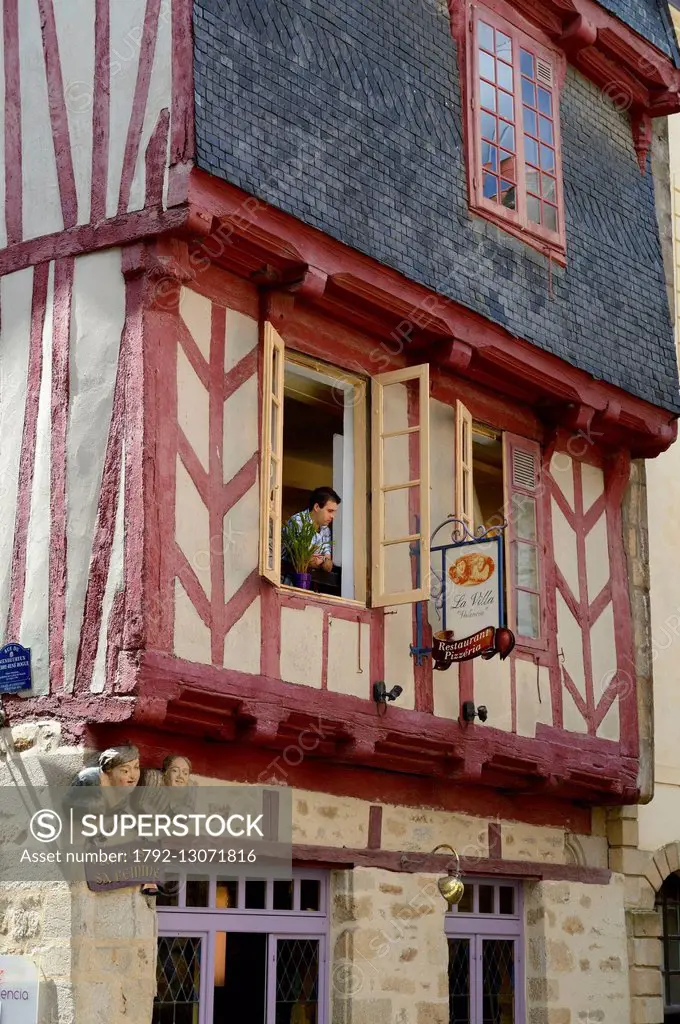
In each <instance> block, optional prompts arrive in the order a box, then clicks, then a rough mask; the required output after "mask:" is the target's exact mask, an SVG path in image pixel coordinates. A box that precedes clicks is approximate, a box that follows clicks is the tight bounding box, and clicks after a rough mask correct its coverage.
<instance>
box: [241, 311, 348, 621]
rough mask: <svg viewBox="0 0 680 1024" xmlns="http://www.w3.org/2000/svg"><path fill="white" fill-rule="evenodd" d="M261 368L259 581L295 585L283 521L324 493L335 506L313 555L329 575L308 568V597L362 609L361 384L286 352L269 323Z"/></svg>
mask: <svg viewBox="0 0 680 1024" xmlns="http://www.w3.org/2000/svg"><path fill="white" fill-rule="evenodd" d="M263 361H264V365H263V381H262V443H261V468H260V472H261V480H262V483H261V496H260V500H261V506H260V507H261V517H260V573H261V575H262V576H264V577H265V578H266V579H268V580H269V581H270V582H271V583H273V584H275V585H277V586H278V585H281V586H284V587H285V586H293V585H294V583H295V578H294V576H293V572H294V566H293V565H292V563H291V561H290V558H289V552H287V551H284V550H282V548H283V544H282V531H283V529H284V527H285V524H286V523H287V522H288V521H289V519H291V518H297V517H298V515H299V513H306V511H307V508H308V503H309V498H310V494H311V492H312V491H314V490H315V489H316V488H318V487H324V488H331V489H332V490H333V491H335V492H337V493H338V494H339V495H340V497H341V499H342V500H341V502H340V504H339V505H338V506H337V508H336V509H335V512H334V518H333V520H332V522H331V523H330V524H325V525H324V528H323V531H320V533H321V540H320V543H321V544H322V545H324V548H323V550H319V552H318V553H319V554H324V555H325V554H328V555H330V556H331V560H332V570H331V571H326V570H323V569H320V568H312V570H311V575H312V590H313V591H316V592H319V593H321V594H324V595H326V596H331V597H339V598H346V599H348V600H352V601H358V602H362V603H363V602H365V600H366V491H367V486H366V448H367V428H366V382H365V381H364V380H362V379H361V378H359V377H355V376H353V375H352V374H348V373H346V372H345V371H342V370H339V369H337V368H336V367H333V366H330V365H327V364H325V363H321V362H319V361H318V360H315V359H312V358H308V357H306V356H304V355H301V354H300V353H296V352H295V353H294V352H289V351H287V350H286V349H285V346H284V342H283V339H282V338H281V337H280V336H279V335H278V334H277V332H276V331H275V330H274V328H273V326H272V325H271V324H270V323H267V324H266V325H265V330H264V349H263ZM333 505H334V506H335V503H333ZM317 543H319V542H317Z"/></svg>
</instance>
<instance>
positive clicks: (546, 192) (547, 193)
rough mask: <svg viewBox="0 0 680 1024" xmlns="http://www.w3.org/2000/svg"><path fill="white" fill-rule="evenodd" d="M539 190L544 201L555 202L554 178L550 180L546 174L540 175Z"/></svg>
mask: <svg viewBox="0 0 680 1024" xmlns="http://www.w3.org/2000/svg"><path fill="white" fill-rule="evenodd" d="M541 188H542V190H543V198H544V199H549V200H550V202H551V203H556V202H557V188H556V182H555V179H554V178H551V177H550V175H548V174H542V175H541Z"/></svg>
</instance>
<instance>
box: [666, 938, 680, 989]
mask: <svg viewBox="0 0 680 1024" xmlns="http://www.w3.org/2000/svg"><path fill="white" fill-rule="evenodd" d="M666 968H667V970H669V971H680V942H679V941H678V940H677V939H669V940H668V963H667V965H666ZM679 1002H680V1000H679Z"/></svg>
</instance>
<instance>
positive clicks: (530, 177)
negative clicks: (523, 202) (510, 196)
mask: <svg viewBox="0 0 680 1024" xmlns="http://www.w3.org/2000/svg"><path fill="white" fill-rule="evenodd" d="M527 191H528V192H533V193H534V194H535V195H540V194H541V190H540V188H539V184H538V171H533V170H532V169H531V168H530V167H529V168H527Z"/></svg>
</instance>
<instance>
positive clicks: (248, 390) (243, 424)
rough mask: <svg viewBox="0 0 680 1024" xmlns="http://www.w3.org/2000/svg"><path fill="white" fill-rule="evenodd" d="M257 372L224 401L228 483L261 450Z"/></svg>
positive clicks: (224, 463)
mask: <svg viewBox="0 0 680 1024" xmlns="http://www.w3.org/2000/svg"><path fill="white" fill-rule="evenodd" d="M257 444H258V440H257V374H255V373H254V374H253V375H252V377H249V378H248V380H247V381H246V382H245V383H244V384H242V385H241V387H240V388H237V389H236V391H235V392H234V393H233V394H232V395H230V397H229V398H228V399H227V400H226V402H225V403H224V438H223V445H222V466H223V472H224V482H225V483H227V482H228V481H229V480H231V478H232V477H233V476H235V475H236V474H237V473H238V471H239V469H241V467H242V466H243V465H244V464H245V463H246V462H247V461H248V459H250V458H251V457H252V456H253V455H254V454H255V452H256V451H257Z"/></svg>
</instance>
